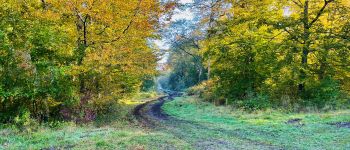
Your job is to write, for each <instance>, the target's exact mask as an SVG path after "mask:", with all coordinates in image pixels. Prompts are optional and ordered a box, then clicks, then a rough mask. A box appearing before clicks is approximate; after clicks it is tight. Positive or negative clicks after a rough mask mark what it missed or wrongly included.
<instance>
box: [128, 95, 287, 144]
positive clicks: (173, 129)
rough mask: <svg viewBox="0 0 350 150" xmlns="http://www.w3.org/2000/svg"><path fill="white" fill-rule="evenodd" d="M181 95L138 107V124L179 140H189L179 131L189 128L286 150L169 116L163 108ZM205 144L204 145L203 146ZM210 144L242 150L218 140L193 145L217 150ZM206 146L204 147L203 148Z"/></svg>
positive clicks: (200, 140) (203, 141)
mask: <svg viewBox="0 0 350 150" xmlns="http://www.w3.org/2000/svg"><path fill="white" fill-rule="evenodd" d="M179 96H181V94H178V93H176V94H171V95H169V96H164V97H160V98H158V99H156V100H153V101H150V102H147V103H144V104H140V105H138V106H137V107H135V109H134V111H133V116H134V117H135V118H136V120H137V121H138V123H139V124H140V125H141V126H142V127H146V128H150V129H154V130H166V132H168V133H172V134H173V135H174V136H175V137H177V138H179V139H187V136H188V134H190V133H189V132H188V131H184V130H182V129H180V130H178V128H179V127H189V128H196V129H200V130H203V131H212V132H215V133H220V134H225V135H227V136H230V137H235V138H239V139H241V140H244V141H247V142H249V143H250V144H252V145H259V146H262V147H261V148H262V149H285V148H281V147H276V146H274V145H271V144H268V143H262V142H259V141H255V140H252V139H250V138H248V137H246V135H245V132H244V131H238V130H233V131H232V130H226V129H221V128H220V129H218V128H211V127H208V126H204V125H202V124H200V123H198V122H195V121H189V120H182V119H179V118H175V117H172V116H169V115H167V114H166V113H165V112H163V110H162V108H161V107H162V106H163V104H164V103H165V102H167V101H171V100H173V99H174V98H175V97H179ZM203 143H204V144H203ZM208 143H209V144H210V145H212V146H217V145H220V147H221V148H219V149H240V148H237V147H235V146H234V143H229V142H227V141H221V140H218V139H214V138H213V139H200V138H199V139H197V141H196V142H195V143H192V146H193V148H194V149H208V148H209V149H217V148H210V146H209V147H208V145H207V146H206V144H208ZM203 146H204V147H203Z"/></svg>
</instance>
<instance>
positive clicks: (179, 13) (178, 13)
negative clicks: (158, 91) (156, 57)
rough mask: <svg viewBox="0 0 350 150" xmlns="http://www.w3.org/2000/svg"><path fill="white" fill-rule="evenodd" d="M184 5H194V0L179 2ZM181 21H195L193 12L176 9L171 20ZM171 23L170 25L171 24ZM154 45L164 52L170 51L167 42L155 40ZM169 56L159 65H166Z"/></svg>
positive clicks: (181, 0)
mask: <svg viewBox="0 0 350 150" xmlns="http://www.w3.org/2000/svg"><path fill="white" fill-rule="evenodd" d="M179 2H180V3H182V4H189V3H193V0H180V1H179ZM181 19H186V20H192V19H193V12H192V11H191V10H190V9H186V10H180V9H178V8H176V9H175V10H174V14H173V16H172V18H171V22H174V21H177V20H181ZM171 22H170V23H171ZM154 43H155V44H156V45H157V46H158V47H159V48H160V49H162V50H167V49H169V47H170V46H169V45H168V44H167V43H166V40H164V39H163V40H162V39H160V40H155V41H154ZM167 58H168V57H167V55H165V56H164V57H163V58H162V59H161V60H160V61H159V63H160V64H162V63H165V62H166V61H167Z"/></svg>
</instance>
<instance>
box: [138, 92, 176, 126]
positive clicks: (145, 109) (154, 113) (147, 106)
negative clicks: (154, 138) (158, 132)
mask: <svg viewBox="0 0 350 150" xmlns="http://www.w3.org/2000/svg"><path fill="white" fill-rule="evenodd" d="M178 96H181V94H180V93H173V94H169V95H168V96H163V97H160V98H158V99H156V100H153V101H149V102H146V103H143V104H140V105H138V106H136V107H135V108H134V110H133V116H134V117H135V118H136V120H137V121H138V122H139V123H140V125H141V126H143V127H151V128H154V127H155V125H156V124H157V123H159V122H160V121H162V120H167V119H169V116H168V115H167V114H165V113H164V112H163V110H162V108H161V107H162V106H163V104H164V103H165V102H166V101H170V100H173V99H174V97H178Z"/></svg>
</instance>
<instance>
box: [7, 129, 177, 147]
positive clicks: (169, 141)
mask: <svg viewBox="0 0 350 150" xmlns="http://www.w3.org/2000/svg"><path fill="white" fill-rule="evenodd" d="M182 144H183V143H180V142H178V141H176V140H174V138H173V137H172V136H171V135H169V134H166V133H162V132H148V131H146V130H144V129H141V128H137V127H131V126H129V127H126V126H125V127H113V126H108V127H99V128H97V127H95V126H88V125H85V126H76V125H74V124H71V125H65V126H64V127H63V128H60V129H50V128H44V127H41V128H40V129H39V130H37V131H35V132H31V133H27V132H20V131H18V130H16V129H9V128H7V129H2V130H1V131H0V145H1V146H0V149H14V150H17V149H43V148H72V149H137V148H145V149H157V148H163V149H165V148H164V147H166V146H168V147H170V146H171V147H175V148H182V147H183V145H182Z"/></svg>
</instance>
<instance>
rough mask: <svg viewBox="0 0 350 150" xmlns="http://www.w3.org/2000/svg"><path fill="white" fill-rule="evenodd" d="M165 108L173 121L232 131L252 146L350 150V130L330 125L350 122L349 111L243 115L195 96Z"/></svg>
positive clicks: (172, 103) (263, 112) (268, 112)
mask: <svg viewBox="0 0 350 150" xmlns="http://www.w3.org/2000/svg"><path fill="white" fill-rule="evenodd" d="M164 109H165V111H166V112H167V113H168V114H170V115H172V116H175V117H176V118H179V119H182V120H188V121H193V122H196V123H198V124H201V125H203V126H206V127H208V128H210V129H224V130H225V132H227V133H231V132H232V133H231V137H237V139H243V140H248V141H254V143H265V144H270V145H273V146H277V147H281V148H284V149H350V129H349V128H338V127H336V126H333V125H329V123H335V122H350V110H342V111H334V112H325V113H283V112H279V111H272V110H268V111H260V112H253V113H246V112H244V111H239V110H233V109H232V108H230V107H224V106H220V107H216V106H214V105H212V104H210V103H205V102H201V101H199V100H198V98H195V97H185V98H177V99H176V100H175V101H172V102H169V103H167V104H165V106H164ZM295 118H300V119H302V121H301V123H299V124H287V123H286V122H287V121H288V120H289V119H295ZM301 124H303V125H301ZM232 135H234V136H232ZM209 136H211V135H209ZM232 142H233V143H234V142H235V141H234V140H233V141H232Z"/></svg>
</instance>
